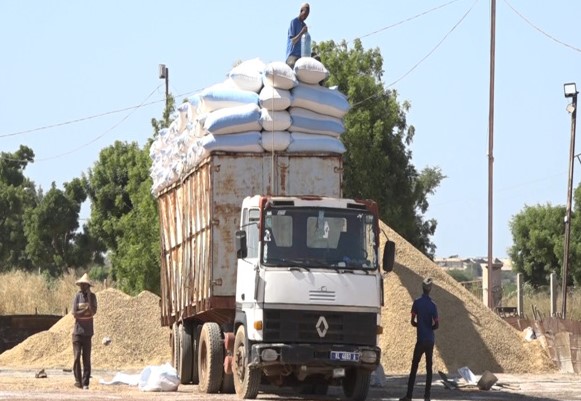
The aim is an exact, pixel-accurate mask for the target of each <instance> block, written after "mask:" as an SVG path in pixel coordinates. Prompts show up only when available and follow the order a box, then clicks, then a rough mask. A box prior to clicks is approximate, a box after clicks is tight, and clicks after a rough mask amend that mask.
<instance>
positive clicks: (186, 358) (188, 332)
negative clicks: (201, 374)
mask: <svg viewBox="0 0 581 401" xmlns="http://www.w3.org/2000/svg"><path fill="white" fill-rule="evenodd" d="M179 327H180V328H179V330H178V331H179V346H180V348H179V349H180V352H179V364H178V366H179V369H177V371H178V376H179V378H180V383H181V384H188V383H190V382H191V381H192V368H193V358H192V355H193V350H192V325H191V324H188V323H184V324H182V325H181V326H179Z"/></svg>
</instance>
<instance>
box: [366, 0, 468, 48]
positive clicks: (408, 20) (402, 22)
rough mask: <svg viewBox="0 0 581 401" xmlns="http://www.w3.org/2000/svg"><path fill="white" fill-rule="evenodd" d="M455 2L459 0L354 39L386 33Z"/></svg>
mask: <svg viewBox="0 0 581 401" xmlns="http://www.w3.org/2000/svg"><path fill="white" fill-rule="evenodd" d="M457 1H460V0H452V1H449V2H448V3H446V4H442V5H439V6H437V7H434V8H431V9H429V10H426V11H424V12H421V13H419V14H416V15H414V16H413V17H409V18H406V19H403V20H401V21H399V22H396V23H395V24H391V25H388V26H386V27H383V28H380V29H378V30H376V31H373V32H371V33H368V34H365V35H363V36H360V37H359V38H356V39H363V38H366V37H368V36H371V35H375V34H376V33H379V32H383V31H386V30H388V29H390V28H393V27H396V26H398V25H402V24H404V23H406V22H410V21H412V20H414V19H416V18H419V17H422V16H424V15H426V14H429V13H431V12H432V11H436V10H439V9H440V8H444V7H446V6H449V5H450V4H452V3H456V2H457Z"/></svg>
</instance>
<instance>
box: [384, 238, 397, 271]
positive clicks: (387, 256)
mask: <svg viewBox="0 0 581 401" xmlns="http://www.w3.org/2000/svg"><path fill="white" fill-rule="evenodd" d="M394 263H395V242H393V241H387V242H386V243H385V246H384V247H383V271H384V272H386V273H389V272H390V271H392V270H393V265H394Z"/></svg>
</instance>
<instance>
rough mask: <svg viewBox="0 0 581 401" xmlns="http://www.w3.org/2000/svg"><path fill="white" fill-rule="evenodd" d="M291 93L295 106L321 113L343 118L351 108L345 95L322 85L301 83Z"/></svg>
mask: <svg viewBox="0 0 581 401" xmlns="http://www.w3.org/2000/svg"><path fill="white" fill-rule="evenodd" d="M291 94H292V95H293V101H292V106H293V107H302V108H304V109H308V110H312V111H314V112H317V113H320V114H326V115H329V116H333V117H337V118H343V116H344V115H345V114H347V112H348V111H349V108H350V105H349V101H348V100H347V97H346V96H345V95H343V94H342V93H341V92H339V91H338V90H332V89H329V88H326V87H324V86H320V85H308V84H299V85H298V86H297V87H295V88H293V89H292V90H291Z"/></svg>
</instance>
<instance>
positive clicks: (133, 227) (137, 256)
mask: <svg viewBox="0 0 581 401" xmlns="http://www.w3.org/2000/svg"><path fill="white" fill-rule="evenodd" d="M138 161H139V163H138V164H137V165H136V166H134V168H133V169H131V172H130V183H131V185H130V186H129V189H130V194H131V202H132V204H133V209H132V210H131V211H130V212H129V213H127V214H126V215H124V216H122V217H121V219H120V220H119V228H120V231H121V232H123V235H122V236H121V237H120V238H119V241H118V248H117V250H116V251H115V252H114V253H113V255H112V262H113V266H114V270H115V275H116V278H117V281H118V284H119V288H121V289H122V290H123V291H125V292H126V293H128V294H137V293H139V292H141V291H143V290H148V291H151V292H154V293H156V294H159V293H160V261H159V255H160V254H161V253H160V238H159V219H158V214H157V204H156V202H155V199H154V198H153V196H152V195H151V192H150V190H151V186H152V181H151V178H149V177H146V178H144V177H142V176H141V174H142V172H144V171H145V172H147V171H149V167H150V165H151V159H150V158H149V151H148V148H147V147H146V149H144V150H143V151H142V152H141V153H140V155H139V159H138Z"/></svg>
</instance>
